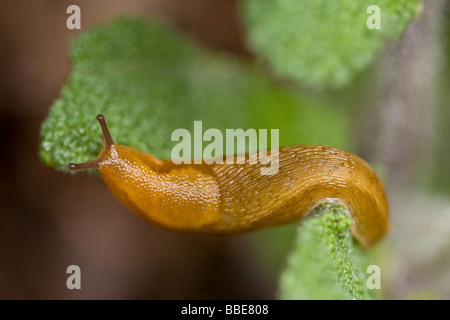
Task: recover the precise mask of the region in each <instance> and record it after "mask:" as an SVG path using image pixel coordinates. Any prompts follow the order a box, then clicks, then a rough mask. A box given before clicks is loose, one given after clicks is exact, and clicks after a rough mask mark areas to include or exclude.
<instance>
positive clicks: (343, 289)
mask: <svg viewBox="0 0 450 320" xmlns="http://www.w3.org/2000/svg"><path fill="white" fill-rule="evenodd" d="M345 210H346V209H345V208H344V207H341V206H338V207H336V206H330V205H326V206H325V208H319V211H322V212H323V214H321V215H319V216H314V217H310V218H309V219H307V220H306V221H305V222H304V223H302V224H301V225H299V227H298V230H297V238H296V240H295V241H294V248H293V250H292V252H291V253H290V255H289V257H288V261H287V265H286V268H285V270H284V271H283V273H282V275H281V278H280V288H279V290H280V292H279V294H280V297H281V298H282V299H358V300H361V299H372V298H373V296H374V293H373V292H371V291H370V290H369V289H368V288H367V286H366V280H365V279H366V278H367V274H365V272H364V270H365V269H364V268H363V266H362V261H363V259H362V252H361V251H360V249H359V247H357V246H355V245H354V242H353V238H352V236H351V233H350V231H349V227H350V226H351V225H352V221H351V220H350V219H349V218H348V217H347V216H346V215H345V214H344V212H345Z"/></svg>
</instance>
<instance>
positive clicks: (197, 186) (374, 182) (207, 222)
mask: <svg viewBox="0 0 450 320" xmlns="http://www.w3.org/2000/svg"><path fill="white" fill-rule="evenodd" d="M97 119H98V121H99V122H100V124H101V126H102V130H103V137H104V141H105V147H104V148H103V150H102V151H101V152H100V154H99V156H98V158H97V159H96V160H93V161H90V162H86V163H83V164H70V165H69V169H71V170H76V169H86V168H97V169H98V170H99V172H100V174H101V176H102V179H103V180H104V181H105V183H106V185H107V186H108V188H109V189H110V190H111V192H112V193H113V194H114V195H115V196H116V197H117V198H118V199H120V200H121V201H122V202H123V203H124V204H125V205H126V206H127V207H128V208H129V209H130V210H131V211H133V212H134V213H136V214H137V215H138V216H139V217H141V218H143V219H144V220H147V221H148V222H150V223H151V224H154V225H157V226H160V227H163V228H166V229H170V230H175V231H183V232H196V233H213V234H233V233H242V232H247V231H252V230H257V229H262V228H265V227H269V226H274V225H280V224H285V223H290V222H294V221H299V220H301V219H302V218H304V217H306V216H307V215H308V214H309V213H310V212H311V211H312V210H313V209H314V208H315V207H317V206H318V205H320V204H321V203H324V202H330V201H332V202H335V201H339V202H340V203H341V204H343V205H345V206H346V207H347V208H348V210H349V211H350V213H351V218H352V219H353V221H354V224H353V226H352V227H351V231H352V233H353V235H354V236H355V238H356V239H357V240H358V241H359V242H360V244H361V245H362V246H363V247H369V246H370V245H372V244H373V243H375V242H376V241H377V240H379V239H380V238H381V237H382V236H383V235H384V234H385V233H386V232H387V230H388V229H389V223H388V221H389V219H388V204H387V200H386V196H385V190H384V187H383V185H382V183H381V181H380V180H379V178H378V177H377V175H376V174H375V172H374V171H373V170H372V168H371V167H370V166H369V165H368V164H367V163H366V162H365V161H363V160H362V159H360V158H359V157H357V156H355V155H353V154H351V153H348V152H345V151H343V150H340V149H336V148H332V147H327V146H322V145H301V146H291V147H284V148H280V149H279V171H278V173H276V174H274V175H261V171H260V169H261V166H264V165H263V164H260V163H259V162H258V163H257V164H250V161H249V159H250V157H252V156H257V155H256V154H248V155H247V156H246V163H245V164H217V163H213V164H206V163H202V164H178V165H175V164H174V163H173V162H172V161H171V160H162V159H158V158H156V157H154V156H153V155H151V154H146V153H144V152H141V151H138V150H135V149H132V148H130V147H127V146H121V145H117V144H115V143H114V142H113V140H112V139H111V137H110V135H109V132H108V129H107V127H106V122H105V120H104V118H103V116H101V115H98V116H97Z"/></svg>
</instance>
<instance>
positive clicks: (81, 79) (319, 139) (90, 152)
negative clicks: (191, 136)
mask: <svg viewBox="0 0 450 320" xmlns="http://www.w3.org/2000/svg"><path fill="white" fill-rule="evenodd" d="M70 59H71V61H72V64H73V70H72V72H71V74H70V76H69V77H68V81H67V84H66V85H65V87H64V88H63V90H62V92H61V96H60V98H59V99H58V100H57V101H56V102H55V103H54V105H53V106H52V108H51V109H50V112H49V115H48V117H47V119H46V120H45V122H44V123H43V125H42V130H41V139H42V143H41V148H40V155H41V158H42V159H43V160H44V161H45V162H46V163H47V164H48V165H50V166H53V167H58V168H66V167H67V164H68V163H70V162H84V161H87V160H91V159H93V158H95V157H96V156H97V154H98V152H99V151H100V149H101V148H102V139H101V131H100V128H99V125H98V123H97V122H96V120H95V116H96V115H97V114H98V113H102V114H104V115H105V117H106V119H107V122H108V125H109V127H110V131H111V134H112V136H113V138H114V140H115V141H116V142H117V143H119V144H124V145H128V146H131V147H134V148H136V149H139V150H142V151H144V152H151V153H153V154H155V155H156V156H158V157H165V158H167V157H170V152H171V149H172V148H173V146H174V145H175V144H176V143H177V142H172V141H171V134H172V131H173V130H174V129H176V128H187V129H189V130H191V131H192V128H193V121H194V120H202V121H203V130H206V129H207V128H218V129H221V130H223V129H225V128H240V127H242V128H244V129H245V128H256V129H258V128H267V129H271V128H277V129H280V144H281V145H290V144H301V143H321V144H330V145H334V146H339V147H343V148H348V147H349V146H348V145H347V144H346V141H349V139H348V137H347V134H348V133H349V130H348V129H347V128H348V125H349V123H348V121H347V120H346V118H345V117H344V116H342V114H341V113H340V112H339V110H337V108H335V107H334V106H333V107H327V106H324V105H323V103H322V102H319V101H318V100H317V99H315V98H313V97H307V96H300V95H299V94H298V93H295V92H293V91H290V90H287V89H285V88H282V87H281V86H280V85H278V84H275V83H274V82H273V81H272V80H270V79H269V78H267V77H266V76H264V75H263V73H261V72H260V71H259V70H257V69H256V68H254V67H252V66H250V65H246V64H244V63H242V62H240V61H238V60H237V59H236V58H235V57H233V56H230V55H227V54H221V53H212V52H209V51H206V50H204V49H202V48H199V47H197V46H196V45H194V44H193V43H192V42H190V41H189V40H188V39H187V38H185V37H183V36H181V35H179V34H177V33H176V32H174V31H173V30H171V29H170V28H168V27H166V26H162V25H159V24H155V23H152V22H149V21H146V20H135V19H129V18H121V19H118V20H116V21H114V22H112V23H111V24H108V25H105V26H100V27H97V28H95V29H92V30H89V31H87V32H84V33H82V34H81V35H80V36H78V37H77V38H76V39H75V41H74V42H73V43H72V46H71V50H70ZM318 124H320V125H318Z"/></svg>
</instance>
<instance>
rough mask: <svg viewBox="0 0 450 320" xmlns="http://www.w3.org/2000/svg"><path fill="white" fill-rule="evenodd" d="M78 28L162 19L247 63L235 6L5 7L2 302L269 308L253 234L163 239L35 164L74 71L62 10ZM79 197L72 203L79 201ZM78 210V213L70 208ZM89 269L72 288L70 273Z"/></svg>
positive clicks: (271, 288)
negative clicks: (194, 302) (199, 302)
mask: <svg viewBox="0 0 450 320" xmlns="http://www.w3.org/2000/svg"><path fill="white" fill-rule="evenodd" d="M70 4H77V5H78V6H80V8H81V24H82V29H81V31H83V30H86V29H88V28H89V27H90V26H93V25H96V24H99V23H104V22H107V21H109V20H110V19H111V18H113V17H115V16H117V15H120V14H133V15H143V16H148V17H151V18H155V19H159V20H164V21H165V22H168V23H171V24H173V25H175V26H177V27H179V28H180V29H181V30H183V31H185V32H187V33H189V34H190V35H192V36H193V37H194V38H195V39H197V40H198V41H199V42H202V43H204V44H206V45H208V46H211V47H216V48H220V49H222V50H226V51H231V52H234V53H236V54H242V55H244V56H245V55H248V53H247V52H246V49H245V47H244V45H243V41H242V34H241V29H240V26H239V22H238V21H239V20H238V17H237V2H236V1H230V0H221V1H209V0H190V1H186V0H170V1H168V0H151V1H148V0H146V1H144V0H132V1H118V0H114V1H87V0H86V1H76V2H66V1H57V0H39V1H25V0H20V1H14V2H12V1H10V2H3V3H2V7H1V12H0V41H1V43H0V61H1V62H0V75H1V76H0V150H1V158H0V197H1V200H0V212H1V214H0V298H2V299H78V298H82V299H92V298H94V299H116V298H117V299H119V298H121V299H129V298H131V299H147V298H148V299H153V298H159V299H165V298H173V299H187V298H191V299H201V298H203V299H207V298H208V299H211V298H219V299H220V298H236V299H240V298H261V299H264V298H273V297H274V293H275V281H274V279H272V280H270V279H268V278H267V277H266V276H265V274H264V272H263V271H261V270H260V269H259V268H258V266H256V265H254V264H255V263H256V262H254V259H252V257H251V251H250V250H248V246H247V244H248V236H238V237H212V236H211V237H208V236H193V235H182V234H176V233H171V232H166V231H163V230H160V229H157V228H154V227H152V226H149V225H147V224H145V223H142V221H140V220H139V219H138V218H137V217H135V216H134V215H133V214H130V212H129V211H128V210H127V209H125V208H124V206H123V205H122V204H121V203H119V201H118V200H116V199H115V198H114V197H113V196H112V195H111V194H110V193H109V191H108V190H107V189H106V188H105V186H104V184H103V182H102V181H101V179H97V178H94V177H88V176H86V175H79V176H77V177H76V178H73V177H71V176H70V175H68V174H65V173H62V172H57V171H55V170H54V169H51V168H48V167H46V166H45V165H43V163H42V162H41V161H40V159H39V158H38V153H37V152H38V145H39V130H40V124H41V122H42V121H43V120H44V118H45V117H46V115H47V112H48V110H49V107H50V106H51V104H52V103H53V101H54V100H55V99H56V98H57V97H58V94H59V91H60V89H61V87H62V86H63V84H64V82H65V79H66V77H67V75H68V73H69V72H70V64H69V61H68V57H67V53H68V44H69V42H70V40H71V38H72V37H74V36H75V35H76V34H77V33H78V32H79V31H76V30H73V31H72V30H68V29H67V28H66V19H67V17H68V14H66V8H67V7H68V6H69V5H70ZM74 199H76V201H74ZM74 204H75V205H74ZM71 264H76V265H78V266H80V268H81V286H82V290H73V291H71V290H68V289H67V287H66V279H67V277H68V275H67V274H66V268H67V267H68V266H69V265H71Z"/></svg>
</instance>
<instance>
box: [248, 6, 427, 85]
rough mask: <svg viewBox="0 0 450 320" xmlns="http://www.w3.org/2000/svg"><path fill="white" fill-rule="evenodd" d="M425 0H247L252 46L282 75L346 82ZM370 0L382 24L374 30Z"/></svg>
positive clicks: (324, 82) (397, 33) (317, 81)
mask: <svg viewBox="0 0 450 320" xmlns="http://www.w3.org/2000/svg"><path fill="white" fill-rule="evenodd" d="M421 3H422V1H421V0H373V1H361V0H356V1H355V0H243V5H242V12H243V18H244V22H245V30H246V33H247V39H248V42H249V45H250V47H251V48H252V49H253V50H254V52H255V53H256V54H257V55H259V56H260V57H261V58H263V59H264V60H265V61H267V63H268V64H269V65H270V66H271V67H272V68H273V70H274V72H275V73H276V74H277V75H278V76H281V77H284V78H287V79H289V80H292V81H297V82H299V83H301V84H304V85H307V86H312V87H319V88H320V87H340V86H343V85H345V84H347V83H348V82H349V81H351V80H352V79H353V77H354V76H355V74H356V73H357V72H359V71H361V70H362V69H364V68H365V67H366V66H367V65H368V64H369V63H370V62H371V61H372V60H373V59H374V57H375V56H376V54H377V53H378V51H379V50H380V48H381V47H382V45H383V44H384V43H385V42H386V40H387V39H390V38H397V37H399V36H400V34H401V33H402V32H403V30H404V29H405V27H406V26H407V24H408V22H410V21H411V20H412V19H413V18H414V17H415V16H416V14H417V13H418V12H419V9H420V8H421ZM370 5H377V6H378V7H379V8H380V11H381V29H373V30H369V29H368V28H367V19H368V18H369V17H370V16H371V14H372V13H367V8H368V6H370Z"/></svg>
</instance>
